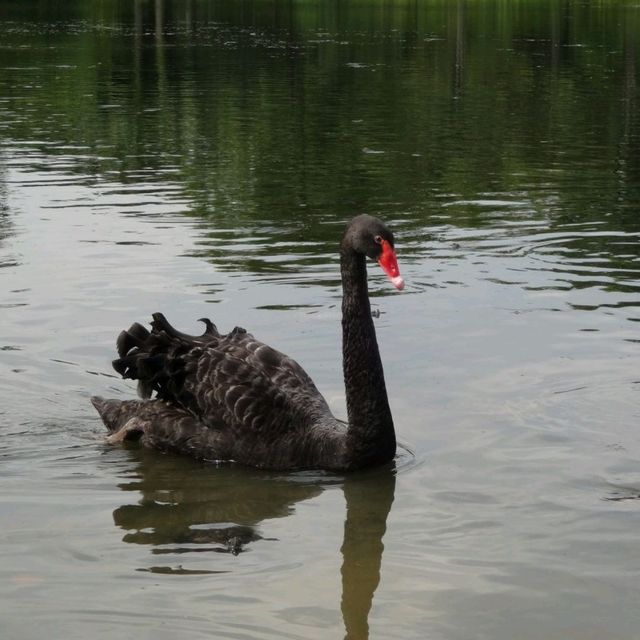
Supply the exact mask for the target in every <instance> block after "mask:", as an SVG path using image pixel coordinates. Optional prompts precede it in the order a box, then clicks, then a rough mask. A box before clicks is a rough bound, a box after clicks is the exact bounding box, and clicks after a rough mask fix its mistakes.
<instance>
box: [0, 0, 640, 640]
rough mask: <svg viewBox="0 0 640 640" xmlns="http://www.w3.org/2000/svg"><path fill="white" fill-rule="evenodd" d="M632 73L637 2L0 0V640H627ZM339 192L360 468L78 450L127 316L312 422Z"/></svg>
mask: <svg viewBox="0 0 640 640" xmlns="http://www.w3.org/2000/svg"><path fill="white" fill-rule="evenodd" d="M639 83H640V5H638V3H635V2H606V1H601V2H596V1H593V2H587V1H583V2H573V1H565V2H559V1H557V2H553V1H546V2H544V1H541V0H529V1H524V0H522V1H517V0H512V1H510V2H507V1H499V0H495V1H483V0H478V1H468V2H464V1H462V0H459V1H457V2H456V1H453V0H452V1H450V2H445V1H433V0H424V1H411V2H409V1H401V0H395V1H394V0H387V1H382V0H370V1H364V0H345V1H340V2H327V1H324V0H323V1H320V0H317V1H316V0H308V1H305V0H291V1H288V2H286V1H276V0H271V1H267V0H255V1H250V0H245V1H242V0H234V1H232V0H220V1H214V0H209V1H206V0H202V1H198V0H182V1H178V0H175V1H170V0H156V1H155V2H153V1H151V0H147V1H142V0H127V1H125V0H122V1H117V0H113V1H106V0H104V1H89V0H84V1H79V0H69V1H68V2H60V3H53V2H44V1H40V2H37V1H34V0H31V1H29V0H24V1H20V2H18V1H17V0H16V1H6V0H4V1H3V0H0V478H1V484H0V487H1V492H0V523H1V527H0V541H1V545H0V629H1V631H0V635H1V636H2V638H3V640H4V639H5V638H6V639H7V640H25V639H28V640H31V639H36V638H37V639H40V638H43V637H48V638H55V639H57V638H60V639H62V638H64V639H65V640H66V639H83V640H84V639H86V638H91V639H99V640H102V639H104V640H113V639H123V640H125V639H127V640H128V639H130V638H140V639H145V638H149V639H151V638H153V639H154V640H163V639H165V638H166V639H169V638H171V639H172V640H173V639H175V638H186V639H191V638H233V639H240V638H242V639H252V640H253V639H258V640H260V639H267V638H270V639H278V640H281V639H287V640H288V639H304V640H308V639H318V640H326V639H328V638H342V637H348V638H350V639H351V640H359V639H364V638H372V639H373V638H380V639H384V640H386V639H391V638H398V639H400V638H401V639H403V640H405V639H407V638H416V639H421V640H422V639H424V638H428V639H430V640H471V639H473V640H476V639H487V640H513V639H517V640H554V639H558V640H587V639H591V638H593V639H598V640H600V639H603V638H606V639H607V640H636V639H637V638H638V637H640V631H639V630H640V609H639V608H638V601H639V600H640V587H639V581H638V576H639V575H640V551H639V545H638V536H639V532H640V428H639V426H640V352H639V348H640V85H639ZM361 212H368V213H371V214H374V215H377V216H379V217H381V218H383V219H384V220H386V221H387V222H388V223H389V225H390V226H391V227H392V228H393V230H394V232H395V233H396V237H397V249H398V257H399V262H400V268H401V271H402V273H403V275H404V277H405V279H406V281H407V287H406V289H405V291H404V292H403V293H397V292H395V291H394V290H393V289H392V287H391V286H390V285H389V283H388V282H387V281H386V279H385V278H384V276H383V275H382V274H380V273H379V270H378V269H377V267H376V266H375V265H373V266H372V267H371V268H370V270H369V274H370V289H371V294H372V296H373V299H372V304H373V308H374V311H375V313H376V316H377V319H376V328H377V332H378V341H379V343H380V347H381V352H382V358H383V362H384V366H385V373H386V379H387V388H388V391H389V396H390V403H391V407H392V411H393V414H394V418H395V423H396V428H397V431H398V436H399V439H400V441H401V442H402V443H403V448H402V450H401V452H400V455H399V457H398V459H397V460H396V463H395V465H394V467H393V468H391V469H389V468H385V469H378V470H375V471H372V472H368V473H360V474H355V475H352V476H348V477H342V476H333V475H327V474H323V473H317V472H305V473H296V474H290V473H289V474H287V473H281V474H278V473H275V474H274V473H270V474H269V473H264V472H257V471H252V470H248V469H243V468H239V467H235V466H233V465H223V466H218V467H216V466H215V465H213V464H208V465H207V464H199V463H194V462H192V461H190V460H186V459H182V458H178V457H172V456H167V455H162V454H159V453H156V452H154V451H144V450H139V449H137V448H136V447H135V446H127V447H126V448H121V447H111V446H108V445H106V444H105V442H104V438H103V436H104V433H103V427H102V425H101V423H100V422H99V420H98V418H97V416H96V415H95V413H94V412H93V409H92V407H91V406H90V404H89V402H88V398H89V396H90V395H92V394H96V393H97V394H101V395H106V396H113V397H122V398H125V397H133V395H134V388H133V386H132V385H131V384H129V383H128V382H125V381H122V380H120V379H119V378H118V377H117V376H116V375H115V373H114V372H113V371H112V370H111V368H110V360H111V358H112V357H113V355H114V351H115V337H116V335H117V333H118V332H119V331H120V329H122V328H123V327H125V326H128V325H129V324H130V323H131V322H133V321H134V320H139V321H145V320H146V319H148V318H149V317H150V314H151V313H152V312H154V311H158V310H161V311H163V312H164V313H165V314H166V315H167V316H168V317H169V319H170V320H171V321H172V322H173V323H175V324H176V325H177V326H179V327H181V328H182V329H183V330H185V331H188V332H195V331H196V330H197V326H196V325H197V323H196V318H200V317H202V316H209V317H211V318H212V319H214V321H215V322H216V323H217V324H218V326H219V327H220V329H221V330H224V331H226V330H229V329H231V328H232V327H233V326H234V325H241V326H245V327H247V329H248V330H250V331H251V332H252V333H254V334H255V335H256V336H257V337H258V338H260V339H262V340H264V341H265V342H268V343H270V344H272V345H273V346H274V347H276V348H278V349H280V350H282V351H284V352H285V353H288V354H290V355H291V356H293V357H294V358H295V359H296V360H298V361H299V362H300V363H301V364H302V365H303V366H304V367H305V368H306V370H307V371H308V372H309V373H310V375H311V376H312V377H313V378H314V380H315V381H316V383H317V385H318V387H319V388H320V390H321V391H322V392H323V393H324V394H325V396H326V398H327V400H328V402H329V404H330V406H331V407H332V409H333V410H334V412H335V413H336V415H338V416H340V417H344V416H345V413H346V410H345V401H344V390H343V384H342V377H341V376H342V368H341V352H340V296H341V290H340V279H339V271H338V269H339V265H338V257H337V244H338V241H339V238H340V235H341V233H342V229H343V227H344V224H345V222H346V221H347V220H348V219H349V218H350V217H352V216H353V215H355V214H357V213H361ZM378 313H379V315H378Z"/></svg>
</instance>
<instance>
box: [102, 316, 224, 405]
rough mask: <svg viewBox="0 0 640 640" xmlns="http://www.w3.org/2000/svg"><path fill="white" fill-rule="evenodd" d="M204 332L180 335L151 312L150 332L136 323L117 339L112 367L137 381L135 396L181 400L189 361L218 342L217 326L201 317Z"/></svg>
mask: <svg viewBox="0 0 640 640" xmlns="http://www.w3.org/2000/svg"><path fill="white" fill-rule="evenodd" d="M201 320H202V322H204V324H205V331H204V333H203V334H202V335H201V336H191V335H188V334H186V333H182V332H180V331H178V330H177V329H175V328H174V327H172V326H171V324H169V321H168V320H167V319H166V318H165V317H164V315H163V314H161V313H154V314H153V320H152V322H151V327H152V328H151V331H148V330H147V329H146V328H145V327H143V326H142V325H141V324H139V323H137V322H136V323H134V324H132V325H131V327H129V329H127V330H125V331H122V332H121V333H120V335H119V336H118V339H117V348H118V356H119V357H118V358H116V359H115V360H114V361H113V363H112V364H113V368H114V369H115V370H116V371H117V372H118V373H119V374H120V375H121V376H122V377H123V378H127V379H130V380H137V381H138V395H139V396H140V397H141V398H143V399H147V398H151V397H152V395H153V394H154V392H155V394H156V396H157V397H158V398H161V399H163V400H168V401H177V402H178V404H180V403H181V401H184V400H185V398H184V397H183V395H184V389H183V383H184V380H185V377H186V375H187V374H186V368H187V366H188V362H189V361H193V358H194V356H195V355H196V353H198V351H199V348H201V347H204V346H206V345H207V344H211V343H214V342H216V341H217V340H219V338H220V334H219V333H218V330H217V329H216V326H215V325H214V324H213V322H211V320H209V319H207V318H202V319H201Z"/></svg>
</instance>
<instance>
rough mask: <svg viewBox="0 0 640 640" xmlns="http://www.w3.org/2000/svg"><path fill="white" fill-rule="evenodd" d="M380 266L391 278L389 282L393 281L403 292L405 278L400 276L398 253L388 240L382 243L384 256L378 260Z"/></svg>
mask: <svg viewBox="0 0 640 640" xmlns="http://www.w3.org/2000/svg"><path fill="white" fill-rule="evenodd" d="M378 264H379V265H380V266H381V267H382V270H383V271H384V272H385V273H386V274H387V275H388V276H389V280H391V282H392V283H393V286H394V287H395V288H396V289H398V290H399V291H402V290H403V289H404V278H403V277H402V276H401V275H400V269H399V268H398V258H396V252H395V251H394V250H393V247H392V246H391V245H390V244H389V243H388V242H387V241H386V240H383V241H382V254H381V255H380V257H379V258H378Z"/></svg>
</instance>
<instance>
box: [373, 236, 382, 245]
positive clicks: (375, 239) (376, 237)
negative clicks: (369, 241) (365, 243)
mask: <svg viewBox="0 0 640 640" xmlns="http://www.w3.org/2000/svg"><path fill="white" fill-rule="evenodd" d="M373 241H374V242H375V243H376V244H382V236H375V237H374V238H373Z"/></svg>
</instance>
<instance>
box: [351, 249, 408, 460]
mask: <svg viewBox="0 0 640 640" xmlns="http://www.w3.org/2000/svg"><path fill="white" fill-rule="evenodd" d="M340 265H341V273H342V289H343V298H342V355H343V370H344V383H345V388H346V394H347V413H348V416H349V429H348V434H347V458H348V461H349V463H350V465H352V466H354V467H359V466H363V467H364V466H371V465H373V464H382V463H384V462H387V461H389V460H391V459H392V458H393V456H394V455H395V451H396V437H395V432H394V428H393V419H392V417H391V411H390V409H389V401H388V399H387V389H386V386H385V383H384V373H383V370H382V362H381V360H380V352H379V350H378V343H377V341H376V332H375V329H374V326H373V318H372V317H371V306H370V304H369V293H368V290H367V267H366V258H365V256H363V255H362V254H359V253H356V252H355V251H353V250H352V249H350V248H349V247H342V248H341V251H340Z"/></svg>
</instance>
